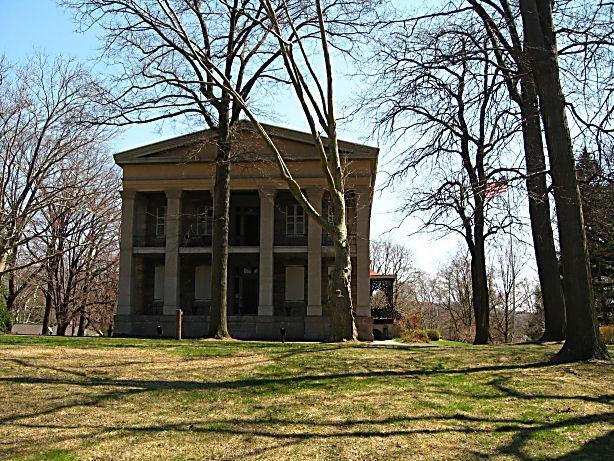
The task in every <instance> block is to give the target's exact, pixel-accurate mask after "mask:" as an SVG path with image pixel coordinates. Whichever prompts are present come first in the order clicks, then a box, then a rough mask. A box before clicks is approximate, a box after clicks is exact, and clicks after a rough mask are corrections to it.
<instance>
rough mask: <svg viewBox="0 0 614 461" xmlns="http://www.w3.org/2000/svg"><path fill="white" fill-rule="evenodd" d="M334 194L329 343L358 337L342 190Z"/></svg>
mask: <svg viewBox="0 0 614 461" xmlns="http://www.w3.org/2000/svg"><path fill="white" fill-rule="evenodd" d="M331 195H332V194H331ZM334 195H335V197H333V198H332V200H333V204H334V221H335V228H336V235H334V247H335V263H334V267H333V272H332V274H331V283H330V286H329V299H330V300H331V306H330V307H331V312H330V316H331V340H332V341H343V340H356V339H357V337H358V335H357V332H356V324H355V323H354V310H353V306H352V288H351V287H352V260H351V257H350V244H349V241H348V234H347V225H346V220H345V210H346V208H345V198H344V196H343V191H341V192H337V193H336V194H334Z"/></svg>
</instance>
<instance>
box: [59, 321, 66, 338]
mask: <svg viewBox="0 0 614 461" xmlns="http://www.w3.org/2000/svg"><path fill="white" fill-rule="evenodd" d="M67 328H68V322H66V321H64V320H62V321H61V322H58V331H57V333H56V334H57V336H66V329H67Z"/></svg>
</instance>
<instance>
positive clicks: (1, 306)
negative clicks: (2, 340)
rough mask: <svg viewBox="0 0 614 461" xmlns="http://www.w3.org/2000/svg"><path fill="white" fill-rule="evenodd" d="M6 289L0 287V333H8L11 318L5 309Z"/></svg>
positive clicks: (11, 322)
mask: <svg viewBox="0 0 614 461" xmlns="http://www.w3.org/2000/svg"><path fill="white" fill-rule="evenodd" d="M6 295H7V290H6V287H4V286H1V285H0V333H10V332H11V327H12V326H13V316H12V315H11V313H10V312H9V310H8V308H7V307H6Z"/></svg>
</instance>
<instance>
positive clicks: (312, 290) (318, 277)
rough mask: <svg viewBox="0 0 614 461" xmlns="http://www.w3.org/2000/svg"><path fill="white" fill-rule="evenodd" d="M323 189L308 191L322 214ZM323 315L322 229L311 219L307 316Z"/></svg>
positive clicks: (313, 204)
mask: <svg viewBox="0 0 614 461" xmlns="http://www.w3.org/2000/svg"><path fill="white" fill-rule="evenodd" d="M323 193H324V190H323V189H322V188H315V187H314V188H310V189H307V196H308V197H309V201H310V202H311V204H312V206H313V207H314V208H315V210H316V211H317V212H318V213H322V195H323ZM321 315H322V228H321V227H320V225H319V224H318V223H317V222H316V221H315V220H314V219H313V218H309V226H308V231H307V316H321Z"/></svg>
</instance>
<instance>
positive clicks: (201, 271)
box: [194, 266, 211, 301]
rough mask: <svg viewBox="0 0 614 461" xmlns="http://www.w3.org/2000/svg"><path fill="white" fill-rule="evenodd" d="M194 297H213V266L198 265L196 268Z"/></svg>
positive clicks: (196, 298) (203, 299)
mask: <svg viewBox="0 0 614 461" xmlns="http://www.w3.org/2000/svg"><path fill="white" fill-rule="evenodd" d="M194 299H195V300H197V301H205V300H210V299H211V266H196V268H195V269H194Z"/></svg>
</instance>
